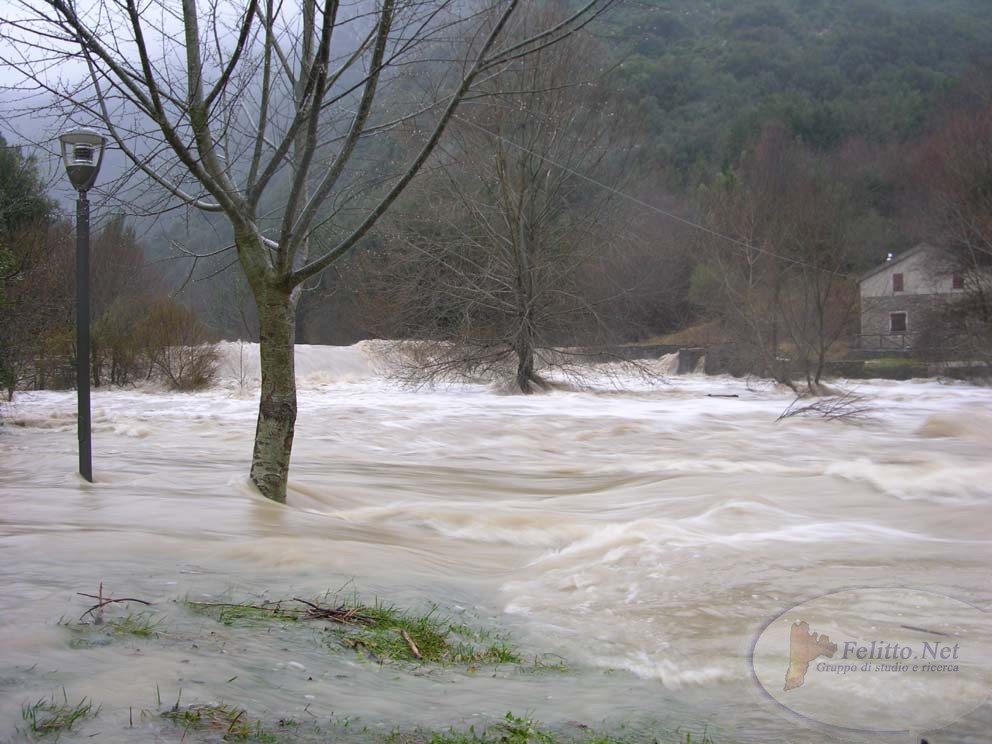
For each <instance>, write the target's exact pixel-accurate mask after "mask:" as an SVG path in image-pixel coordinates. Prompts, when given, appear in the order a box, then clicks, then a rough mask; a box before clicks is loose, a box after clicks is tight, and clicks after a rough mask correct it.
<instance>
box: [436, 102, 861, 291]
mask: <svg viewBox="0 0 992 744" xmlns="http://www.w3.org/2000/svg"><path fill="white" fill-rule="evenodd" d="M454 118H455V119H458V121H460V122H462V123H463V124H468V125H469V126H472V127H475V128H476V129H478V130H479V131H482V132H485V133H486V134H488V135H489V136H490V137H494V138H496V139H498V140H500V141H501V142H505V143H506V144H508V145H510V146H512V147H516V148H517V149H518V150H522V151H523V152H526V153H527V154H528V155H533V156H534V157H535V158H540V159H541V160H543V161H544V162H546V163H549V164H551V165H553V166H555V167H556V168H560V169H561V170H563V171H565V172H566V173H570V174H571V175H573V176H575V177H577V178H581V179H582V180H583V181H588V182H589V183H591V184H593V185H595V186H599V187H600V188H602V189H606V190H607V191H609V192H611V193H613V194H616V195H617V196H619V197H620V198H622V199H626V200H627V201H629V202H632V203H633V204H636V205H638V206H639V207H643V208H644V209H648V210H650V211H652V212H655V213H656V214H660V215H662V216H663V217H667V218H668V219H670V220H674V221H675V222H678V223H681V224H683V225H686V226H687V227H692V228H694V229H696V230H699V231H700V232H704V233H706V234H708V235H712V236H713V237H715V238H720V239H721V240H725V241H727V242H728V243H732V244H733V245H735V246H738V247H740V248H743V249H745V250H748V251H757V252H758V253H763V254H765V255H767V256H772V257H774V258H778V259H780V260H782V261H787V262H788V263H792V264H795V265H796V266H803V267H805V268H808V269H813V270H815V271H822V272H824V273H825V274H834V275H836V276H847V275H846V274H844V273H842V272H840V271H833V270H831V269H825V268H823V267H822V266H816V265H814V264H811V263H807V262H806V261H803V260H801V259H798V258H793V257H791V256H783V255H782V254H781V253H776V252H775V251H770V250H768V249H767V248H762V247H761V246H758V245H753V244H752V243H747V242H745V241H743V240H739V239H738V238H734V237H731V236H730V235H725V234H724V233H721V232H719V231H717V230H714V229H713V228H711V227H706V225H701V224H699V223H698V222H693V221H692V220H690V219H687V218H685V217H681V216H679V215H677V214H675V213H673V212H669V211H667V210H665V209H662V208H661V207H658V206H655V205H654V204H650V203H648V202H646V201H643V200H642V199H638V198H637V197H636V196H631V195H630V194H628V193H626V192H625V191H621V190H620V189H617V188H614V187H613V186H610V185H609V184H607V183H603V182H602V181H597V180H596V179H595V178H593V177H592V176H587V175H586V174H585V173H581V172H580V171H577V170H575V169H574V168H569V167H568V166H567V165H563V164H562V163H559V162H557V161H555V160H552V159H551V158H549V157H547V156H545V155H542V154H541V153H539V152H534V151H533V150H530V149H528V148H526V147H524V146H523V145H520V144H517V143H516V142H514V141H513V140H511V139H509V138H507V137H504V136H503V135H501V134H499V133H498V132H494V131H492V130H491V129H487V128H486V127H484V126H482V125H481V124H478V123H476V122H474V121H469V120H468V119H463V118H462V117H461V116H458V115H457V114H455V116H454Z"/></svg>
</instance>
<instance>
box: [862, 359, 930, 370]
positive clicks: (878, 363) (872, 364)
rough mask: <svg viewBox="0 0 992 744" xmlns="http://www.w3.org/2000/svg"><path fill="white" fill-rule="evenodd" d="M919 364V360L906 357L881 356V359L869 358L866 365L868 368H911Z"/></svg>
mask: <svg viewBox="0 0 992 744" xmlns="http://www.w3.org/2000/svg"><path fill="white" fill-rule="evenodd" d="M918 365H919V362H917V361H915V360H913V359H908V358H906V357H880V358H879V359H868V360H866V361H865V367H867V368H868V369H876V370H884V369H910V368H912V367H916V366H918Z"/></svg>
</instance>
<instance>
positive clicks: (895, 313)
mask: <svg viewBox="0 0 992 744" xmlns="http://www.w3.org/2000/svg"><path fill="white" fill-rule="evenodd" d="M858 283H859V285H860V287H861V337H860V344H859V346H860V347H861V348H862V349H864V350H873V349H876V350H879V351H884V350H899V349H909V348H912V345H913V338H914V336H915V335H916V334H917V333H918V332H919V331H920V330H921V329H922V328H923V324H924V321H925V319H926V317H927V315H928V313H930V312H932V311H933V310H934V309H936V308H938V307H940V306H941V304H942V303H945V302H947V301H948V300H952V299H954V298H955V296H960V295H963V294H964V291H965V282H964V276H963V274H962V273H961V272H960V271H957V270H955V268H954V266H953V265H952V264H951V263H950V262H949V261H948V259H947V256H946V254H945V253H944V252H943V251H941V250H940V249H938V248H934V247H933V246H929V245H926V244H921V245H918V246H916V247H915V248H913V249H911V250H908V251H904V252H903V253H900V254H899V255H897V256H891V255H890V257H889V260H887V261H886V262H885V263H883V264H882V265H881V266H878V267H876V268H874V269H872V270H871V271H869V272H867V273H865V274H863V275H862V276H861V278H860V279H859V280H858Z"/></svg>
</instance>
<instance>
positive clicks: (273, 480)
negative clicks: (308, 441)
mask: <svg viewBox="0 0 992 744" xmlns="http://www.w3.org/2000/svg"><path fill="white" fill-rule="evenodd" d="M295 305H296V298H295V297H294V296H293V294H292V293H289V292H284V291H282V290H272V291H269V292H267V293H266V297H265V300H264V301H263V302H259V303H258V323H259V355H260V357H261V372H262V392H261V401H260V402H259V406H258V425H257V427H256V429H255V450H254V453H253V454H252V461H251V479H252V482H254V484H255V485H256V486H257V487H258V490H260V491H261V492H262V495H264V496H265V497H266V498H270V499H272V500H273V501H278V502H279V503H280V504H285V503H286V481H287V480H288V478H289V458H290V455H291V453H292V450H293V432H294V429H295V426H296V363H295V358H294V341H295V336H296V312H295V310H296V308H295Z"/></svg>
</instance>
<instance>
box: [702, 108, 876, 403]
mask: <svg viewBox="0 0 992 744" xmlns="http://www.w3.org/2000/svg"><path fill="white" fill-rule="evenodd" d="M850 204H851V200H850V198H849V194H848V193H847V191H846V188H845V185H844V182H843V178H842V177H841V176H840V175H839V174H837V173H835V172H832V170H831V168H830V163H829V162H828V161H827V159H826V158H825V157H823V156H814V155H813V154H811V153H809V152H807V151H806V150H805V149H804V148H803V147H802V146H801V145H799V144H798V143H796V142H794V141H792V140H791V139H790V138H789V137H788V136H787V135H786V134H785V132H784V130H782V129H781V128H779V127H768V128H766V129H765V131H764V132H763V133H762V135H761V137H760V139H759V140H758V141H757V142H756V143H755V145H754V147H753V149H752V150H751V151H750V152H748V153H747V154H746V155H745V157H744V158H743V160H742V162H741V163H740V166H739V167H738V169H737V170H736V171H734V172H733V173H731V174H729V175H728V176H727V177H726V178H725V180H724V182H723V183H722V184H720V185H718V187H717V188H716V189H714V191H713V192H712V193H711V194H710V195H709V201H708V207H709V219H710V222H711V224H712V225H713V226H714V228H715V229H716V230H718V231H720V232H721V233H723V234H725V235H729V236H730V237H732V238H734V239H735V240H736V242H735V243H729V242H727V241H726V240H724V239H713V240H705V239H704V250H705V256H706V258H705V261H704V263H703V264H702V265H701V266H700V267H699V268H698V270H697V274H696V281H695V287H694V294H695V296H696V297H697V298H699V301H700V304H703V305H704V307H705V308H707V309H708V310H709V311H710V312H712V313H713V314H715V315H716V316H718V317H719V318H720V319H721V321H722V322H723V324H724V325H725V327H726V329H727V331H728V333H729V335H730V336H731V337H732V338H733V339H734V345H735V351H736V354H737V355H738V360H737V361H738V363H739V364H740V366H741V368H742V370H743V371H747V372H755V373H758V374H763V375H768V376H771V377H773V378H774V379H776V380H777V381H779V382H781V383H783V384H786V385H788V386H790V387H792V388H793V389H794V390H797V391H798V390H799V385H802V386H803V389H804V392H807V393H815V392H817V389H818V387H819V385H820V380H821V378H822V376H823V372H824V368H825V363H826V361H827V356H828V353H829V352H830V350H831V348H832V347H833V346H834V345H835V344H836V343H837V342H838V341H839V340H840V339H841V338H842V337H843V336H844V335H845V334H846V333H847V332H848V330H849V325H850V322H851V321H852V319H853V318H854V317H855V308H856V307H857V295H856V293H855V291H854V286H853V282H851V280H850V279H849V278H848V272H849V271H850V263H851V255H850V243H849V241H848V240H847V238H846V235H845V232H844V227H845V225H846V223H847V221H848V220H847V214H848V210H849V209H850Z"/></svg>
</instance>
